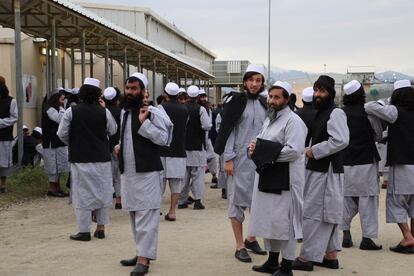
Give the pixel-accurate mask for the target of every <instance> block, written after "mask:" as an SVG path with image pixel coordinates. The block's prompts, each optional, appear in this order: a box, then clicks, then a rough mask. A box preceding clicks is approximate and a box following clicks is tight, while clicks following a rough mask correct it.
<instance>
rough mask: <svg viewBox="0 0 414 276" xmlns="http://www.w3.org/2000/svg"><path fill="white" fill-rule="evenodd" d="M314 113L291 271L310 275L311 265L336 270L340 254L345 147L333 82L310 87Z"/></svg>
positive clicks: (346, 138)
mask: <svg viewBox="0 0 414 276" xmlns="http://www.w3.org/2000/svg"><path fill="white" fill-rule="evenodd" d="M313 89H314V91H315V93H314V95H313V104H314V106H315V109H316V110H317V113H316V116H315V119H314V121H313V123H312V126H311V141H310V142H311V146H310V147H309V148H307V149H306V157H307V158H308V162H307V164H306V171H305V190H304V204H303V224H302V226H303V244H302V250H301V252H300V256H299V257H298V258H296V260H295V261H294V263H293V269H296V270H306V271H312V270H313V265H314V264H315V265H319V266H324V267H328V268H332V269H338V268H339V263H338V258H337V251H339V250H341V243H340V240H339V229H338V226H339V225H340V224H341V223H342V211H343V197H344V196H343V181H344V174H343V173H344V167H343V161H342V155H341V151H342V150H343V149H345V148H346V147H347V146H348V143H349V130H348V126H347V123H346V115H345V113H344V112H343V111H342V109H339V108H336V107H335V103H334V99H335V94H336V92H335V80H334V79H333V78H331V77H329V76H324V75H322V76H320V77H319V78H318V80H317V81H316V82H315V83H314V85H313Z"/></svg>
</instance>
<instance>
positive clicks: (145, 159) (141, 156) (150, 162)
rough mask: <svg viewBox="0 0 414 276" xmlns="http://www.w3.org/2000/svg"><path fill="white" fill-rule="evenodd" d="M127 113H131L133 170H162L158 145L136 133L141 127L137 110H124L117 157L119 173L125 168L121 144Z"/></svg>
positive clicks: (138, 171)
mask: <svg viewBox="0 0 414 276" xmlns="http://www.w3.org/2000/svg"><path fill="white" fill-rule="evenodd" d="M129 113H131V135H132V143H133V147H134V157H135V171H136V172H137V173H142V172H153V171H162V170H163V167H162V163H161V159H160V149H159V148H160V147H159V146H158V145H156V144H154V143H153V142H152V141H151V140H149V139H147V138H145V137H143V136H141V135H139V134H138V130H139V128H140V127H141V122H140V121H139V120H138V112H137V111H126V112H125V113H124V116H123V118H122V126H121V150H120V158H119V170H120V172H121V174H122V173H124V168H125V166H124V157H123V153H124V151H123V144H124V135H125V123H126V121H127V117H128V114H129ZM147 120H148V119H147Z"/></svg>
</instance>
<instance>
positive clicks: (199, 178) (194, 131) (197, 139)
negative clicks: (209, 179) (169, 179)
mask: <svg viewBox="0 0 414 276" xmlns="http://www.w3.org/2000/svg"><path fill="white" fill-rule="evenodd" d="M187 94H188V97H189V100H188V102H187V109H188V116H189V118H188V123H187V132H186V138H185V139H186V140H185V141H186V154H187V160H186V173H185V178H184V186H183V188H182V190H181V194H180V198H179V200H178V204H179V205H178V208H180V209H181V208H187V207H188V206H187V198H188V195H189V192H190V189H191V192H192V193H193V195H194V209H195V210H202V209H204V208H205V207H204V205H203V204H202V202H201V200H202V199H203V197H204V190H205V186H204V177H205V167H206V166H207V156H206V131H208V130H210V128H211V126H212V122H211V118H210V117H209V116H208V114H207V111H206V109H205V108H204V107H202V106H201V105H199V104H198V103H197V99H198V95H199V88H198V87H197V86H195V85H191V86H190V87H188V89H187Z"/></svg>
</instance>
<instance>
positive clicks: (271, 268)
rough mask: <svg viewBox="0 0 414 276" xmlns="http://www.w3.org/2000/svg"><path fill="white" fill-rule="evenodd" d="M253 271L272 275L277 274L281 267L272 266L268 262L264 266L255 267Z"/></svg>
mask: <svg viewBox="0 0 414 276" xmlns="http://www.w3.org/2000/svg"><path fill="white" fill-rule="evenodd" d="M252 269H253V271H256V272H261V273H269V274H272V273H275V272H276V271H277V270H278V269H279V266H278V265H271V264H269V263H268V262H265V263H264V264H262V265H254V266H253V267H252Z"/></svg>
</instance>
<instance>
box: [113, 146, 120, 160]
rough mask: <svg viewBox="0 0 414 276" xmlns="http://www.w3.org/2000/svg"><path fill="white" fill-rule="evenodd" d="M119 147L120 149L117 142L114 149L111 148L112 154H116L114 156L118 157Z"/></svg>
mask: <svg viewBox="0 0 414 276" xmlns="http://www.w3.org/2000/svg"><path fill="white" fill-rule="evenodd" d="M120 149H121V147H120V145H119V144H118V145H116V146H115V147H114V149H113V150H112V154H113V155H114V156H116V157H118V158H119V151H120Z"/></svg>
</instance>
